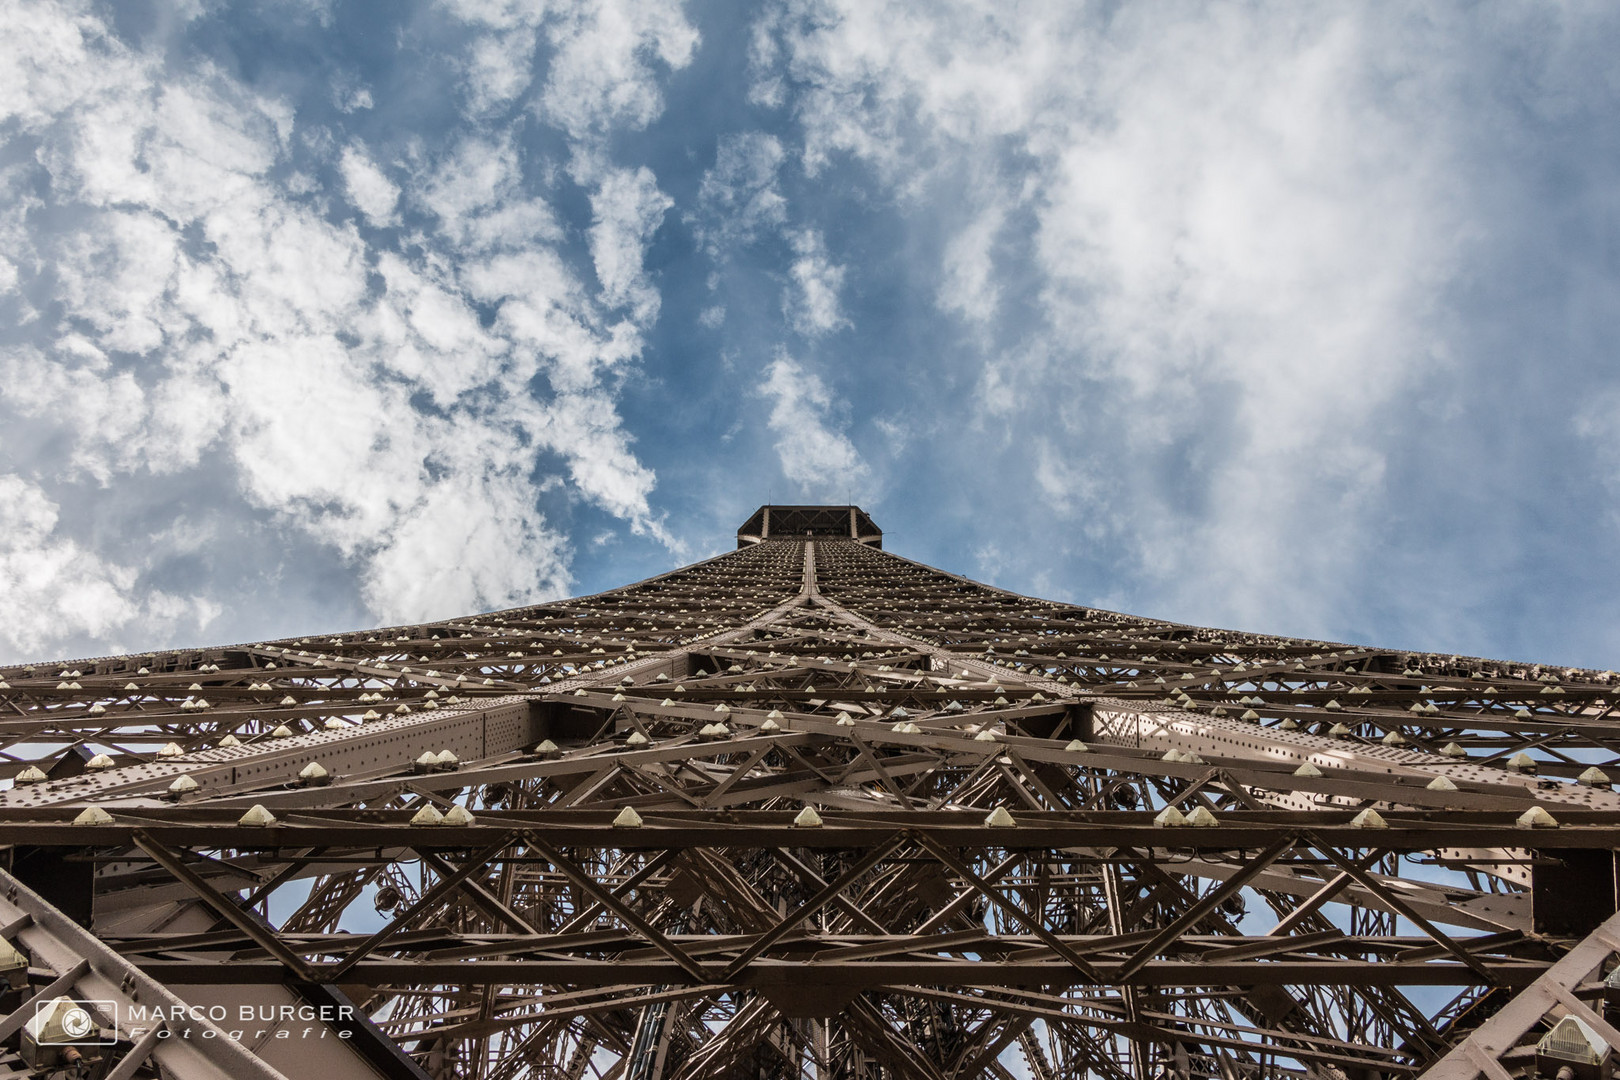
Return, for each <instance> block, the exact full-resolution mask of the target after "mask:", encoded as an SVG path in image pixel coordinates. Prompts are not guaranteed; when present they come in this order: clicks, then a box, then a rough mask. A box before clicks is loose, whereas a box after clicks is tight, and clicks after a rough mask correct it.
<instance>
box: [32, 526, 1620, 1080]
mask: <svg viewBox="0 0 1620 1080" xmlns="http://www.w3.org/2000/svg"><path fill="white" fill-rule="evenodd" d="M768 509H769V510H772V511H774V512H775V513H774V519H775V520H776V521H777V522H778V524H779V525H780V526H781V528H780V529H778V528H773V527H772V526H771V525H770V521H771V520H772V519H773V515H770V514H767V510H768ZM846 526H847V529H846V528H845V527H846ZM840 529H844V530H845V531H840ZM806 532H808V533H810V536H809V538H806V536H805V535H804V534H805V533H806ZM795 534H796V535H795ZM880 538H881V533H880V532H879V531H878V530H877V528H876V526H875V525H873V524H872V522H871V519H870V518H869V517H868V516H867V515H865V514H864V513H863V512H861V511H859V509H858V508H855V507H822V508H816V507H786V508H761V510H760V511H759V512H757V513H756V514H755V515H754V516H753V517H752V518H751V519H750V520H749V522H747V523H745V525H744V527H743V529H742V530H740V531H739V544H740V547H739V549H738V550H737V551H735V552H732V553H729V554H726V555H723V556H721V557H719V558H716V559H711V560H709V561H706V562H702V563H698V564H695V565H693V566H689V567H686V568H684V569H681V570H677V571H675V572H673V573H670V574H666V575H663V576H660V577H656V578H652V579H649V580H647V581H643V582H640V583H637V584H635V585H630V586H627V587H625V588H622V589H617V590H613V591H611V592H606V593H601V594H599V595H596V596H590V597H583V598H579V599H573V600H566V601H561V602H558V603H554V604H545V605H539V606H535V607H529V608H521V609H517V610H512V611H503V612H497V613H493V614H486V615H476V616H470V617H466V618H457V619H447V620H444V621H441V622H435V623H428V624H422V625H418V626H410V627H397V628H391V629H388V630H381V631H366V632H361V633H344V634H337V635H324V636H312V637H309V638H305V639H298V640H285V641H275V642H261V643H255V644H245V645H235V646H225V647H218V648H208V649H194V650H185V651H171V652H160V653H147V654H142V655H130V656H117V657H103V658H99V659H94V660H80V661H72V662H67V663H53V664H36V665H33V666H29V667H10V668H5V669H3V670H0V711H3V713H4V717H5V718H4V719H3V721H0V733H3V736H4V738H5V745H4V747H3V749H4V752H5V754H6V755H7V757H6V764H5V765H4V766H0V776H4V777H6V778H9V779H11V780H12V781H13V785H12V787H11V788H10V790H7V791H4V792H0V843H3V844H5V845H8V846H9V847H8V850H9V852H10V855H11V863H10V874H9V875H7V878H6V884H7V886H8V889H9V901H8V903H9V904H10V905H11V907H12V908H15V909H16V910H15V911H8V910H7V909H6V905H5V904H0V915H7V914H9V915H10V916H11V919H10V922H9V923H7V924H6V925H5V927H4V928H3V931H4V935H5V936H6V937H7V938H8V939H10V940H12V941H14V942H15V943H16V945H17V946H18V947H19V948H21V949H22V950H23V951H24V952H25V953H26V954H27V955H28V959H29V961H30V963H31V964H32V967H31V968H30V969H29V970H28V975H29V978H30V980H31V982H32V984H33V988H34V990H38V989H40V988H41V987H43V986H44V985H45V984H46V983H50V984H52V986H53V987H54V989H53V990H52V993H53V994H54V993H62V992H73V993H77V994H79V995H80V996H101V997H103V998H104V999H105V998H106V997H107V996H108V995H111V996H112V997H113V998H114V999H117V1000H120V1001H123V1000H124V999H125V998H128V999H129V1000H128V1001H125V1004H131V1003H133V1004H138V1001H137V1000H136V999H138V998H139V997H140V986H147V985H149V984H150V986H151V987H153V988H154V989H149V990H148V991H147V992H146V993H147V996H148V998H149V999H150V998H151V997H152V995H154V994H162V995H172V996H173V998H174V999H175V1000H184V1001H187V1002H192V1003H201V1004H204V1005H209V1004H213V1005H218V1006H219V1007H221V1008H226V1009H227V1011H229V1009H234V1008H237V1007H238V1006H239V1005H240V1004H241V1003H244V1002H261V1003H262V1002H280V1003H284V1004H288V1005H289V1006H292V1007H297V1006H308V1005H325V1006H328V1007H334V1006H344V1007H346V1006H348V1005H351V1004H352V1005H353V1006H354V1007H355V1011H356V1016H355V1018H354V1019H353V1020H350V1021H344V1022H341V1023H334V1024H332V1025H329V1026H330V1029H331V1031H333V1032H337V1031H338V1030H339V1029H340V1028H341V1029H342V1033H343V1038H342V1039H337V1038H333V1039H331V1040H326V1039H324V1038H316V1039H314V1040H313V1042H312V1041H311V1040H310V1039H309V1038H293V1039H285V1040H281V1041H280V1042H279V1043H278V1042H277V1040H274V1039H270V1038H268V1037H267V1038H265V1039H261V1040H259V1041H258V1042H254V1041H253V1039H252V1038H251V1037H249V1038H248V1040H247V1042H246V1043H238V1042H233V1041H232V1040H230V1039H228V1038H227V1039H226V1040H224V1043H225V1044H227V1045H225V1046H224V1048H222V1049H219V1050H217V1052H216V1053H215V1056H214V1057H213V1058H208V1059H206V1060H204V1057H199V1055H198V1053H197V1052H196V1051H195V1050H194V1049H193V1050H190V1051H186V1050H184V1049H182V1050H176V1049H175V1046H176V1044H177V1042H178V1040H172V1039H170V1040H166V1039H162V1038H158V1037H157V1036H156V1035H153V1034H152V1033H151V1032H136V1033H135V1034H133V1035H131V1034H130V1033H129V1032H125V1033H124V1034H125V1038H124V1040H123V1041H122V1042H121V1043H119V1044H117V1045H116V1046H114V1047H112V1048H110V1049H108V1050H106V1051H104V1052H103V1053H104V1057H103V1058H102V1059H101V1060H102V1063H103V1064H106V1063H108V1062H121V1063H122V1065H121V1067H122V1068H123V1069H124V1070H125V1072H124V1073H122V1074H121V1075H127V1076H134V1075H143V1074H148V1075H155V1074H156V1072H157V1070H158V1069H159V1068H160V1067H161V1068H162V1070H163V1075H167V1076H190V1075H214V1074H215V1073H216V1072H217V1073H220V1074H221V1075H223V1074H227V1073H234V1074H235V1075H238V1076H246V1075H252V1074H251V1073H250V1072H247V1071H244V1070H246V1069H248V1068H250V1067H251V1068H255V1069H260V1070H263V1071H264V1074H266V1075H268V1074H270V1073H273V1072H275V1071H280V1072H281V1073H283V1074H287V1075H290V1074H292V1073H294V1072H296V1071H298V1070H299V1069H301V1068H306V1067H309V1066H311V1065H317V1066H319V1067H322V1068H326V1069H328V1070H336V1073H337V1074H338V1075H366V1074H368V1073H374V1074H380V1075H405V1074H416V1075H423V1074H425V1075H428V1076H433V1077H492V1078H494V1077H499V1078H517V1077H537V1078H551V1077H572V1078H584V1077H595V1076H602V1077H615V1078H625V1080H648V1078H653V1077H663V1078H679V1080H696V1078H698V1077H736V1078H742V1077H837V1078H840V1080H842V1078H850V1080H887V1078H893V1077H907V1078H910V1077H924V1078H930V1080H935V1078H937V1080H945V1078H967V1077H979V1076H996V1077H1009V1076H1032V1077H1037V1078H1054V1080H1055V1078H1059V1077H1062V1078H1078V1077H1090V1076H1102V1077H1113V1078H1118V1080H1146V1078H1148V1077H1157V1076H1176V1077H1189V1078H1190V1077H1210V1078H1217V1077H1219V1078H1223V1080H1233V1078H1237V1077H1255V1078H1259V1077H1283V1076H1321V1077H1332V1078H1335V1080H1363V1078H1370V1077H1375V1076H1377V1077H1397V1076H1416V1075H1423V1074H1426V1073H1427V1074H1429V1075H1434V1076H1443V1077H1446V1078H1448V1080H1450V1078H1456V1080H1461V1078H1463V1077H1468V1076H1474V1075H1480V1074H1486V1075H1490V1076H1492V1077H1496V1078H1498V1080H1500V1078H1501V1077H1503V1076H1527V1075H1531V1074H1533V1073H1534V1072H1535V1071H1536V1070H1537V1069H1538V1068H1541V1069H1542V1070H1543V1071H1545V1070H1546V1069H1547V1068H1549V1067H1551V1068H1553V1070H1554V1071H1556V1060H1554V1059H1553V1058H1548V1057H1547V1054H1546V1053H1543V1054H1542V1056H1541V1059H1540V1060H1541V1062H1542V1063H1541V1065H1540V1066H1538V1064H1537V1061H1538V1058H1537V1054H1536V1044H1537V1043H1538V1041H1541V1040H1543V1038H1544V1037H1545V1036H1547V1033H1548V1032H1549V1031H1550V1030H1551V1028H1552V1027H1553V1025H1555V1024H1557V1023H1558V1022H1559V1021H1561V1020H1563V1019H1565V1018H1566V1017H1575V1018H1576V1019H1578V1020H1579V1021H1580V1022H1581V1023H1582V1024H1583V1025H1585V1027H1584V1029H1583V1030H1585V1031H1588V1032H1591V1033H1593V1037H1594V1038H1597V1039H1599V1040H1602V1039H1610V1040H1614V1041H1615V1042H1617V1043H1620V1034H1617V1033H1616V1032H1615V1029H1614V1028H1613V1027H1612V1026H1611V1025H1612V1024H1613V1023H1614V1022H1615V1014H1614V1012H1613V1011H1610V1012H1605V1010H1606V1009H1613V1008H1614V1006H1610V1005H1606V1004H1605V1003H1604V1001H1603V993H1604V986H1603V981H1604V979H1605V978H1606V977H1607V976H1608V975H1609V974H1610V972H1611V970H1612V969H1613V968H1614V966H1615V964H1616V959H1615V955H1616V950H1617V949H1620V920H1617V917H1616V916H1615V912H1616V907H1617V904H1616V864H1615V851H1616V849H1617V847H1620V797H1617V796H1616V794H1615V793H1614V792H1613V791H1612V789H1611V787H1610V783H1609V775H1615V776H1620V772H1616V768H1617V767H1620V762H1617V757H1620V750H1617V746H1620V743H1617V742H1616V736H1617V735H1620V725H1617V723H1616V718H1615V716H1614V708H1615V695H1616V693H1617V691H1616V687H1615V677H1614V675H1613V673H1612V672H1596V671H1588V670H1579V669H1568V668H1550V667H1544V666H1537V665H1531V664H1514V663H1506V662H1500V661H1491V660H1481V659H1475V658H1468V657H1459V656H1444V655H1436V654H1427V653H1415V652H1410V651H1404V650H1387V649H1376V648H1369V647H1364V646H1356V645H1344V644H1335V643H1328V642H1316V641H1301V640H1296V639H1289V638H1279V637H1272V636H1265V635H1257V634H1247V633H1238V632H1234V631H1221V630H1213V629H1208V628H1203V627H1194V626H1182V625H1177V624H1173V623H1167V622H1161V621H1155V620H1152V619H1145V618H1139V617H1135V616H1129V615H1122V614H1118V613H1115V612H1108V611H1101V610H1097V609H1093V608H1085V607H1077V606H1073V605H1066V604H1058V603H1052V602H1048V601H1043V600H1036V599H1031V598H1028V597H1023V596H1018V595H1014V594H1011V593H1007V592H1003V591H1000V590H997V589H993V588H990V587H988V586H985V585H982V584H978V583H975V582H972V581H969V580H966V579H963V578H960V577H956V576H953V575H950V574H946V573H943V572H941V571H938V570H934V569H931V568H929V567H926V566H923V565H920V564H917V563H914V562H910V561H908V560H906V559H903V558H900V557H897V556H895V555H893V554H890V553H886V552H884V551H882V550H880V548H879V542H880ZM75 923H77V924H82V925H84V926H88V927H90V928H91V929H92V930H93V931H94V939H95V940H96V942H97V944H96V945H95V946H94V948H93V949H92V948H91V947H90V946H87V945H84V944H83V943H82V942H81V943H80V944H79V945H77V946H74V947H77V948H79V949H80V950H81V951H91V952H93V953H94V955H92V956H89V957H87V958H86V960H85V963H84V964H83V965H80V967H82V970H80V967H74V966H73V965H71V964H68V963H66V962H65V961H63V960H61V959H60V958H59V957H60V956H62V955H67V954H66V953H63V949H64V948H66V947H67V946H64V945H62V942H63V941H66V940H67V939H68V938H70V937H71V936H72V934H73V933H75V932H79V931H76V930H75ZM53 927H54V928H55V929H50V928H53ZM73 940H74V941H78V939H73ZM53 950H54V951H53ZM3 959H4V957H3V956H0V960H3ZM70 969H71V970H70ZM138 980H141V981H138ZM28 981H29V980H22V982H23V983H24V984H26V983H27V982H28ZM92 991H93V992H92ZM30 993H32V991H30V990H29V989H28V988H27V986H26V985H23V986H22V987H21V988H20V989H18V990H15V991H13V993H12V997H11V999H10V1002H9V1005H8V1008H9V1010H11V1012H12V1021H3V1022H0V1031H3V1032H5V1033H6V1034H7V1035H9V1036H14V1035H15V1033H16V1031H17V1029H18V1028H19V1027H20V1026H21V1023H22V1021H21V1020H17V1019H16V1018H17V1017H19V1016H22V1015H23V1014H24V1013H25V1012H26V1011H27V1010H28V1005H27V1004H26V1001H25V999H26V998H27V997H28V996H29V995H30ZM1611 994H1613V995H1614V996H1615V997H1616V998H1620V978H1617V986H1616V989H1615V990H1613V991H1611ZM120 995H122V997H120ZM165 1000H168V999H167V998H165ZM231 1015H234V1013H232V1014H231ZM204 1019H206V1017H205V1018H204ZM13 1021H15V1023H13ZM191 1022H192V1021H184V1023H191ZM322 1022H323V1023H324V1021H322ZM175 1023H176V1024H181V1023H182V1022H181V1021H176V1022H175ZM204 1026H206V1025H204ZM219 1026H221V1027H229V1026H230V1025H229V1024H221V1025H219ZM283 1026H285V1024H283ZM270 1027H271V1028H274V1027H276V1023H270ZM199 1030H200V1029H199ZM305 1034H306V1035H307V1031H306V1033H305ZM317 1034H319V1033H317ZM1555 1041H1556V1040H1555ZM188 1053H189V1055H190V1056H186V1054H188ZM232 1054H236V1055H237V1056H238V1057H242V1058H244V1059H245V1060H248V1061H249V1062H250V1065H241V1064H240V1062H238V1061H237V1060H236V1058H233V1057H232ZM323 1055H324V1056H323ZM216 1059H217V1060H216ZM1549 1060H1553V1061H1554V1064H1553V1065H1552V1066H1548V1065H1547V1061H1549ZM1549 1075H1550V1074H1549ZM1580 1075H1585V1074H1584V1073H1583V1074H1580Z"/></svg>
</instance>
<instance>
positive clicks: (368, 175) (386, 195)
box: [338, 146, 399, 229]
mask: <svg viewBox="0 0 1620 1080" xmlns="http://www.w3.org/2000/svg"><path fill="white" fill-rule="evenodd" d="M338 168H339V169H340V170H341V171H342V173H343V184H344V186H345V187H346V188H347V189H348V193H349V201H350V202H351V203H353V204H354V206H355V209H357V210H359V211H360V212H361V213H362V214H364V215H365V218H366V221H367V222H368V223H370V224H371V225H372V226H373V227H375V228H379V229H380V228H384V227H386V226H389V225H392V224H394V220H395V219H394V209H395V207H397V206H398V205H399V185H398V184H395V183H394V182H393V181H392V180H390V179H388V176H387V174H385V173H384V172H383V171H382V170H381V169H379V168H378V167H377V166H376V165H375V164H374V163H373V162H372V160H371V159H370V158H369V157H367V156H366V152H365V150H363V149H361V148H359V147H356V146H350V147H345V148H344V150H343V156H342V157H341V158H340V159H339V161H338Z"/></svg>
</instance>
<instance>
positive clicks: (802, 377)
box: [760, 353, 870, 502]
mask: <svg viewBox="0 0 1620 1080" xmlns="http://www.w3.org/2000/svg"><path fill="white" fill-rule="evenodd" d="M760 392H761V394H763V395H764V396H765V397H766V398H767V399H769V401H770V403H771V414H770V420H769V425H770V430H771V435H772V437H773V440H774V442H775V444H776V453H777V457H778V458H779V459H780V461H781V465H782V474H783V475H784V476H786V477H787V479H788V480H789V481H790V482H792V483H793V484H795V485H797V486H798V488H799V490H800V491H801V492H802V493H803V494H804V495H805V496H806V497H807V498H820V499H826V500H828V501H834V502H842V501H843V495H844V494H845V493H847V492H849V491H851V490H854V489H863V488H864V487H865V486H866V481H867V479H868V477H869V475H870V470H869V469H868V468H867V465H866V463H865V462H864V461H862V460H861V456H860V453H859V452H858V451H857V450H856V449H855V445H854V444H853V443H852V442H850V440H849V437H848V436H847V435H845V434H844V433H843V431H841V430H839V427H838V425H837V422H836V419H835V417H834V407H833V398H832V395H831V393H829V392H828V390H827V387H826V384H825V383H823V382H822V381H821V379H820V377H818V376H817V375H816V374H815V373H814V372H812V371H807V370H805V368H804V367H803V366H801V365H800V364H799V363H798V362H797V361H795V360H794V359H793V358H792V357H790V356H788V355H786V354H785V353H784V354H781V355H778V356H777V357H776V358H775V359H774V360H772V361H771V362H770V363H769V364H767V365H766V367H765V381H764V384H763V385H762V386H761V387H760Z"/></svg>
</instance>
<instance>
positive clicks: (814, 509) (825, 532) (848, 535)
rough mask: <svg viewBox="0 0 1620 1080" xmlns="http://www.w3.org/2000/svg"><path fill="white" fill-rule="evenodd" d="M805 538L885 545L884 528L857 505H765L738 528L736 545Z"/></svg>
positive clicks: (745, 545) (877, 545)
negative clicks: (846, 540)
mask: <svg viewBox="0 0 1620 1080" xmlns="http://www.w3.org/2000/svg"><path fill="white" fill-rule="evenodd" d="M806 537H809V538H815V537H823V538H826V539H832V538H833V537H844V538H845V539H848V540H856V541H859V542H860V543H863V544H870V545H871V546H872V547H875V548H881V547H882V546H883V530H882V529H880V528H878V527H877V526H876V525H874V524H872V519H871V517H869V516H868V515H867V513H866V511H865V510H862V509H861V508H860V507H858V506H762V507H760V508H759V509H758V510H755V511H754V512H753V514H751V515H750V516H749V518H748V520H747V521H745V522H743V524H742V527H741V528H740V529H738V530H737V546H738V547H747V546H748V545H749V544H757V543H759V542H760V541H761V540H803V539H805V538H806Z"/></svg>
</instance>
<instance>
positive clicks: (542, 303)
mask: <svg viewBox="0 0 1620 1080" xmlns="http://www.w3.org/2000/svg"><path fill="white" fill-rule="evenodd" d="M1617 50H1620V8H1616V7H1615V6H1614V5H1612V4H1609V3H1599V2H1594V3H1590V4H1584V3H1579V2H1570V3H1565V4H1562V5H1556V4H1548V3H1543V2H1540V0H1537V2H1533V3H1532V2H1525V3H1491V2H1484V3H1466V4H1462V3H1458V4H1445V3H1438V2H1437V3H1429V4H1422V5H1411V4H1379V3H1366V4H1361V5H1347V4H1337V5H1301V4H1295V3H1272V4H1265V3H1227V4H1207V3H1186V4H1176V3H1154V4H1141V5H1135V4H1124V3H1094V4H1085V3H1077V2H1071V0H1053V2H1029V3H1020V2H1016V0H946V2H930V3H926V4H924V3H918V2H915V0H908V2H891V0H763V2H758V3H751V4H745V3H740V2H732V0H712V2H708V0H691V2H688V3H681V2H677V0H600V2H595V3H576V2H572V0H546V2H533V0H527V2H518V0H440V2H427V3H398V2H394V0H387V2H382V0H373V2H355V3H345V2H341V0H331V2H326V0H265V2H262V3H258V4H253V5H228V4H224V3H220V2H217V0H174V2H158V0H128V2H123V3H117V4H91V3H73V2H55V0H37V2H27V0H25V2H21V3H18V2H15V0H0V515H3V518H0V660H17V659H24V658H46V657H53V656H75V655H92V654H100V653H105V652H109V651H114V650H120V649H136V648H151V647H154V646H158V645H163V644H172V643H197V642H223V641H242V640H252V639H257V638H262V637H267V636H270V635H281V634H286V633H292V632H312V631H316V630H334V629H339V628H356V627H361V626H369V625H377V624H382V623H390V622H401V621H409V620H418V619H426V618H432V617H438V616H446V615H450V614H456V613H462V612H467V611H470V610H476V609H489V608H497V607H504V606H510V605H514V604H519V603H523V602H530V601H537V600H543V599H551V598H555V597H558V596H563V595H567V594H570V593H575V592H585V591H593V590H597V589H601V588H605V587H609V586H611V585H615V584H619V583H622V582H625V581H629V580H633V579H636V578H639V577H643V576H645V575H647V574H649V573H653V572H657V571H659V570H662V569H666V568H669V567H671V566H674V565H678V564H681V563H685V562H688V561H691V560H693V559H696V558H699V557H702V556H706V555H709V554H712V553H715V552H717V551H719V550H723V549H724V548H726V547H728V546H730V540H729V537H730V535H731V534H732V533H734V531H735V529H736V526H737V525H738V524H739V523H740V522H741V521H742V520H743V519H744V517H745V516H746V515H747V514H748V512H749V511H751V510H752V509H753V508H754V507H755V506H756V505H758V504H759V503H761V502H765V501H776V502H792V501H831V502H844V501H846V500H849V499H853V500H855V501H857V502H859V503H860V504H862V505H863V506H865V507H866V508H867V509H868V510H870V511H871V513H872V514H873V516H874V518H875V519H876V520H877V521H878V523H879V524H880V525H881V526H882V527H883V528H884V529H885V530H886V531H887V533H888V537H889V546H890V547H891V548H892V549H894V550H896V551H899V552H901V553H904V554H907V555H911V556H913V557H916V558H920V559H922V560H924V561H926V562H930V563H933V564H935V565H938V566H942V567H944V568H947V569H951V570H956V571H960V572H964V573H968V574H971V575H973V576H976V577H979V578H981V579H983V580H986V581H991V582H994V583H996V584H999V585H1003V586H1006V587H1009V588H1013V589H1017V590H1020V591H1024V592H1031V593H1035V594H1038V595H1044V596H1048V597H1053V598H1057V599H1064V600H1073V601H1079V602H1084V603H1092V604H1099V605H1106V606H1109V607H1113V608H1116V609H1121V610H1127V611H1133V612H1138V613H1142V614H1149V615H1157V616H1162V617H1167V618H1173V619H1180V620H1186V621H1193V622H1202V623H1209V624H1215V625H1221V626H1228V627H1238V628H1244V629H1256V630H1266V631H1273V632H1282V633H1291V634H1301V635H1310V636H1319V637H1328V638H1333V639H1338V640H1349V641H1368V642H1376V643H1380V644H1388V645H1393V646H1405V647H1424V646H1427V647H1432V648H1435V649H1443V650H1447V651H1463V652H1469V653H1477V654H1484V655H1489V656H1506V657H1515V658H1529V659H1537V660H1551V661H1558V662H1564V663H1577V664H1584V665H1591V666H1597V667H1603V668H1609V667H1616V666H1620V623H1617V619H1616V612H1617V610H1620V574H1617V563H1620V364H1617V362H1616V334H1617V331H1620V67H1617V66H1616V65H1615V64H1614V63H1613V57H1614V55H1615V53H1616V51H1617Z"/></svg>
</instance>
